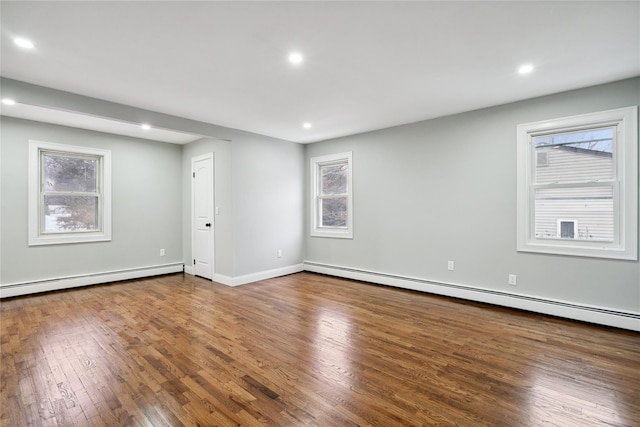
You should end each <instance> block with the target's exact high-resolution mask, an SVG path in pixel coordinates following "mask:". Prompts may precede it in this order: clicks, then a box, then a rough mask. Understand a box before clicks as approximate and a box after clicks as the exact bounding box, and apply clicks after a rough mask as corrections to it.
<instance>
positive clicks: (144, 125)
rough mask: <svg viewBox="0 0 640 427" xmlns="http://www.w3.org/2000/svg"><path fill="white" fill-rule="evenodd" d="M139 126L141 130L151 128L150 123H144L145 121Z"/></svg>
mask: <svg viewBox="0 0 640 427" xmlns="http://www.w3.org/2000/svg"><path fill="white" fill-rule="evenodd" d="M140 127H141V128H142V129H143V130H149V129H151V125H148V124H146V123H145V124H143V125H140Z"/></svg>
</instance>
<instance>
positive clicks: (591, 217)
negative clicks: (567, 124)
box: [534, 147, 614, 241]
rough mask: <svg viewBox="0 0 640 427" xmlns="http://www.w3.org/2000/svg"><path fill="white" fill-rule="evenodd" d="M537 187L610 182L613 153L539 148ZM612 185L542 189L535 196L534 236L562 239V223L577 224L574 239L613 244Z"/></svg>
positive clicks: (537, 152)
mask: <svg viewBox="0 0 640 427" xmlns="http://www.w3.org/2000/svg"><path fill="white" fill-rule="evenodd" d="M536 159H537V166H536V172H535V173H536V176H535V181H536V183H538V184H549V183H556V182H560V183H563V182H584V181H597V180H607V179H611V177H612V174H613V161H612V160H613V159H612V155H611V153H606V152H601V151H594V150H585V149H575V148H571V147H542V148H538V149H536ZM613 215H614V213H613V190H612V187H611V186H605V187H591V188H584V187H578V188H554V189H540V190H537V191H536V196H535V219H534V223H535V235H536V237H538V238H551V239H555V238H560V237H561V235H560V222H561V221H567V222H572V221H575V226H574V227H575V229H574V237H573V238H575V239H581V240H594V241H596V240H597V241H611V240H612V238H613V235H614V229H613V227H614V221H613V219H614V216H613Z"/></svg>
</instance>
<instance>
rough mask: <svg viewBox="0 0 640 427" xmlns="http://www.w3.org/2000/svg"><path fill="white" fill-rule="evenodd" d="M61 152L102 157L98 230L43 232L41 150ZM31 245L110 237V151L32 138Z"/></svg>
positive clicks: (30, 144)
mask: <svg viewBox="0 0 640 427" xmlns="http://www.w3.org/2000/svg"><path fill="white" fill-rule="evenodd" d="M43 152H52V153H56V154H61V155H65V154H68V155H71V156H73V155H88V156H96V157H98V159H99V168H98V170H99V172H98V189H97V193H99V200H100V202H99V207H98V209H99V211H98V218H99V221H98V222H99V224H98V230H97V231H69V232H66V233H44V232H43V230H42V228H43V224H44V219H43V215H44V206H43V203H44V197H43V194H44V191H43V185H42V173H43V167H42V160H41V159H42V153H43ZM28 216H29V224H28V228H29V233H28V234H29V246H38V245H58V244H67V243H84V242H103V241H110V240H111V151H110V150H103V149H99V148H91V147H82V146H77V145H66V144H57V143H52V142H43V141H33V140H31V141H29V199H28Z"/></svg>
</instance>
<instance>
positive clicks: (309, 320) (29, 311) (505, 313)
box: [0, 273, 640, 427]
mask: <svg viewBox="0 0 640 427" xmlns="http://www.w3.org/2000/svg"><path fill="white" fill-rule="evenodd" d="M0 309H1V316H2V317H1V323H2V324H1V345H2V385H1V387H2V409H1V418H0V420H1V424H2V426H27V425H43V426H74V425H75V426H93V425H96V426H125V425H126V426H129V425H132V426H181V425H185V426H234V425H242V426H258V425H260V426H263V425H272V426H307V425H308V426H323V427H324V426H418V425H460V426H538V425H545V426H563V427H564V426H638V425H640V421H639V420H640V334H638V333H634V332H630V331H624V330H617V329H613V328H606V327H599V326H594V325H587V324H583V323H578V322H572V321H566V320H562V319H557V318H551V317H546V316H542V315H536V314H531V313H525V312H519V311H512V310H509V309H503V308H498V307H492V306H488V305H483V304H477V303H471V302H465V301H461V300H454V299H448V298H444V297H438V296H433V295H428V294H423V293H417V292H411V291H406V290H401V289H394V288H388V287H381V286H375V285H369V284H364V283H359V282H355V281H349V280H343V279H338V278H332V277H327V276H322V275H316V274H311V273H300V274H295V275H291V276H286V277H281V278H278V279H272V280H267V281H263V282H259V283H255V284H249V285H244V286H241V287H236V288H229V287H225V286H223V285H219V284H217V283H212V282H209V281H206V280H204V279H200V278H196V277H192V276H183V275H182V274H177V275H170V276H162V277H156V278H149V279H144V280H135V281H128V282H120V283H115V284H111V285H103V286H93V287H87V288H83V289H74V290H68V291H61V292H54V293H48V294H40V295H33V296H27V297H18V298H12V299H6V300H3V301H2V303H1V304H0Z"/></svg>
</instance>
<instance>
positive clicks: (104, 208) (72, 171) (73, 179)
mask: <svg viewBox="0 0 640 427" xmlns="http://www.w3.org/2000/svg"><path fill="white" fill-rule="evenodd" d="M105 240H111V151H109V150H101V149H97V148H87V147H79V146H73V145H63V144H53V143H48V142H40V141H29V245H51V244H63V243H80V242H96V241H105Z"/></svg>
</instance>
